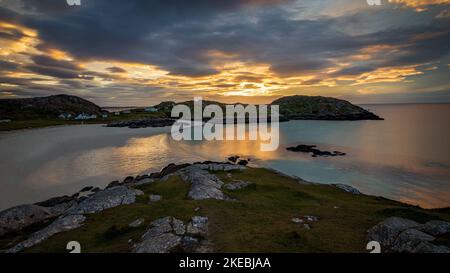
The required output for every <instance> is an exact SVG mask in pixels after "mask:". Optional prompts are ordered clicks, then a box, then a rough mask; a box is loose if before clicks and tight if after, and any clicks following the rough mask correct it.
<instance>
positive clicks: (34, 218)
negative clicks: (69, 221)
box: [0, 205, 55, 236]
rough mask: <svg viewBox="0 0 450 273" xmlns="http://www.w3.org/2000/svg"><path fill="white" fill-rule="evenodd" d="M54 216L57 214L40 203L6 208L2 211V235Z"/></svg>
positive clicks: (0, 215)
mask: <svg viewBox="0 0 450 273" xmlns="http://www.w3.org/2000/svg"><path fill="white" fill-rule="evenodd" d="M52 217H55V215H54V214H53V213H51V211H50V210H48V209H47V208H44V207H41V206H38V205H21V206H17V207H13V208H10V209H7V210H4V211H2V212H0V236H3V235H5V234H7V233H9V232H12V231H18V230H21V229H22V228H24V227H27V226H29V225H32V224H35V223H38V222H41V221H43V220H46V219H49V218H52Z"/></svg>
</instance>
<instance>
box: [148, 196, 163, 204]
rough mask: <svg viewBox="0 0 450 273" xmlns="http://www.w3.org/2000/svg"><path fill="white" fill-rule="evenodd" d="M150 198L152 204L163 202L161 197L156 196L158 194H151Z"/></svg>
mask: <svg viewBox="0 0 450 273" xmlns="http://www.w3.org/2000/svg"><path fill="white" fill-rule="evenodd" d="M148 198H149V201H150V202H151V203H154V202H158V201H161V199H162V197H161V195H156V194H150V195H149V197H148Z"/></svg>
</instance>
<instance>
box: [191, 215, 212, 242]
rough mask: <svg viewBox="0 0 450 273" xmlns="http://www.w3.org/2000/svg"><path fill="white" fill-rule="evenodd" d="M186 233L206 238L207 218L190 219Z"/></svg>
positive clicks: (196, 217)
mask: <svg viewBox="0 0 450 273" xmlns="http://www.w3.org/2000/svg"><path fill="white" fill-rule="evenodd" d="M187 233H189V234H193V235H200V236H204V237H206V236H207V235H208V217H203V216H194V217H192V218H191V222H190V223H189V224H188V226H187Z"/></svg>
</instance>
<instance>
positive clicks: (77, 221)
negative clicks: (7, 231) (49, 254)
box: [7, 215, 86, 253]
mask: <svg viewBox="0 0 450 273" xmlns="http://www.w3.org/2000/svg"><path fill="white" fill-rule="evenodd" d="M85 220H86V217H84V216H83V215H69V216H65V217H61V218H59V219H57V220H55V221H54V222H53V223H52V224H50V225H49V226H47V227H46V228H44V229H42V230H40V231H37V232H35V233H33V234H31V235H30V237H29V238H28V239H27V240H25V241H23V242H21V243H19V244H17V245H16V246H14V247H13V248H11V249H9V250H8V251H7V252H8V253H17V252H20V251H23V250H24V249H26V248H30V247H32V246H34V245H37V244H39V243H41V242H42V241H44V240H46V239H48V238H50V237H51V236H53V235H55V234H57V233H60V232H64V231H69V230H72V229H76V228H78V227H80V226H81V225H82V224H83V222H84V221H85Z"/></svg>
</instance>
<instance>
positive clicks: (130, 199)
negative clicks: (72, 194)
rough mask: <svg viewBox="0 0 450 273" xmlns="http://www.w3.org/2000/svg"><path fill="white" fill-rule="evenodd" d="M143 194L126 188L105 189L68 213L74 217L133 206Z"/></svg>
mask: <svg viewBox="0 0 450 273" xmlns="http://www.w3.org/2000/svg"><path fill="white" fill-rule="evenodd" d="M142 194H143V192H142V191H139V190H134V189H129V188H127V187H125V186H118V187H113V188H109V189H105V190H103V191H99V192H97V193H95V194H94V195H91V196H89V197H87V198H86V199H85V200H84V201H82V202H81V203H79V204H77V205H76V206H74V207H72V208H71V209H70V210H69V211H68V212H67V213H68V214H72V215H73V214H89V213H97V212H100V211H103V210H105V209H109V208H113V207H117V206H120V205H129V204H133V203H134V202H135V201H136V196H138V195H142Z"/></svg>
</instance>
